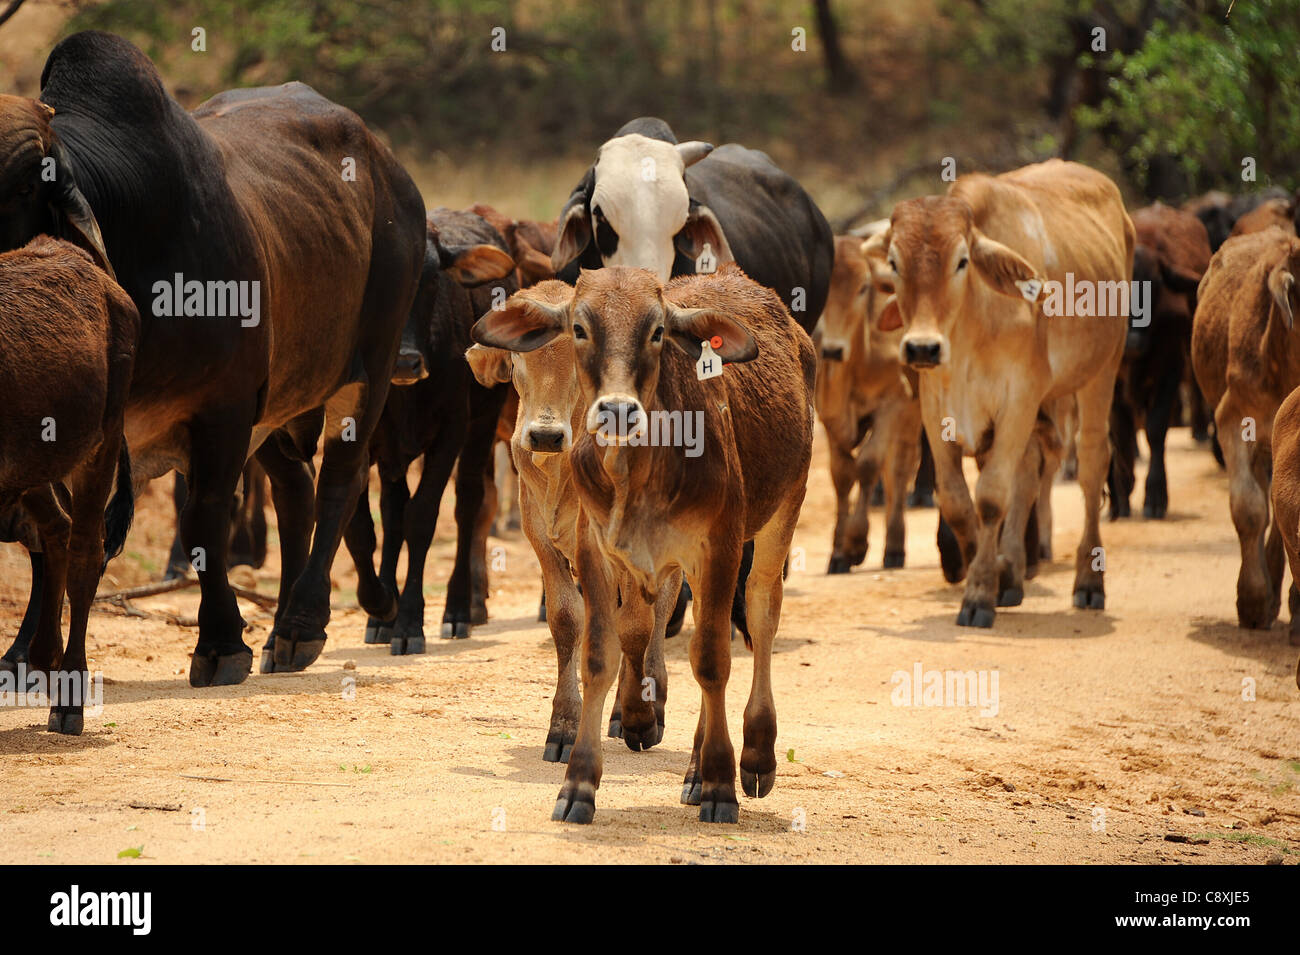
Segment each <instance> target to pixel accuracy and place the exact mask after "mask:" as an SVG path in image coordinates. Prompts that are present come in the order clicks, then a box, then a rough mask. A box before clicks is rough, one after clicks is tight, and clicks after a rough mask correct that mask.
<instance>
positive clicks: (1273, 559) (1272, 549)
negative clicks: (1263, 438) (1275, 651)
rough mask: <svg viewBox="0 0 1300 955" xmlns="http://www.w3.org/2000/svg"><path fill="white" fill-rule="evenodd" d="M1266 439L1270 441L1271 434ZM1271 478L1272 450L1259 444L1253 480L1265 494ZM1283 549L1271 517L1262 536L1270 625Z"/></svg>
mask: <svg viewBox="0 0 1300 955" xmlns="http://www.w3.org/2000/svg"><path fill="white" fill-rule="evenodd" d="M1271 430H1272V429H1271V427H1270V431H1271ZM1268 440H1269V441H1270V442H1271V441H1272V435H1271V434H1270V436H1269V438H1268ZM1272 478H1273V450H1272V448H1271V447H1270V446H1269V445H1268V444H1261V446H1260V448H1259V451H1258V452H1257V453H1256V455H1255V480H1256V481H1257V482H1259V486H1260V487H1262V488H1264V494H1265V495H1266V496H1267V495H1268V493H1269V488H1270V487H1271V486H1272ZM1283 551H1284V549H1283V546H1282V535H1281V533H1280V531H1279V530H1278V526H1277V519H1276V517H1271V518H1270V520H1269V525H1268V533H1267V536H1266V537H1265V538H1264V571H1265V573H1267V574H1268V619H1269V625H1270V626H1271V625H1272V621H1274V620H1276V619H1277V615H1278V613H1279V612H1280V611H1281V609H1282V562H1283V560H1284V559H1285V556H1286V555H1285V553H1284V552H1283Z"/></svg>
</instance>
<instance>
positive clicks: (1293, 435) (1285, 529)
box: [1270, 388, 1300, 679]
mask: <svg viewBox="0 0 1300 955" xmlns="http://www.w3.org/2000/svg"><path fill="white" fill-rule="evenodd" d="M1270 496H1271V497H1272V500H1273V516H1274V520H1275V522H1276V525H1277V529H1278V534H1279V536H1280V537H1281V538H1282V545H1283V547H1284V548H1285V550H1286V559H1287V563H1289V564H1290V565H1291V579H1292V580H1293V581H1294V580H1300V388H1297V389H1296V390H1295V391H1292V392H1291V394H1289V395H1287V397H1286V400H1285V401H1283V402H1282V407H1280V408H1278V409H1277V415H1276V416H1275V417H1274V418H1273V487H1272V493H1271V495H1270ZM1290 605H1291V607H1290V610H1291V635H1290V636H1291V645H1292V646H1300V592H1298V591H1297V590H1296V588H1295V587H1292V588H1291V600H1290ZM1296 678H1297V679H1300V670H1298V671H1297V674H1296Z"/></svg>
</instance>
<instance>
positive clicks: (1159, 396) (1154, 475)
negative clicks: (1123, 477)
mask: <svg viewBox="0 0 1300 955" xmlns="http://www.w3.org/2000/svg"><path fill="white" fill-rule="evenodd" d="M1175 358H1176V356H1172V357H1170V358H1169V359H1168V360H1167V361H1165V362H1164V363H1163V365H1162V366H1161V367H1160V370H1159V375H1158V377H1157V381H1156V393H1155V398H1154V400H1153V401H1152V402H1151V407H1150V408H1149V409H1147V416H1146V432H1147V445H1148V446H1149V447H1150V449H1151V461H1150V464H1149V465H1148V467H1147V483H1146V497H1145V498H1144V499H1143V503H1142V515H1143V516H1144V517H1149V518H1155V519H1160V518H1163V517H1164V516H1165V513H1166V512H1167V511H1168V510H1169V481H1168V477H1167V476H1166V474H1165V437H1166V435H1167V434H1168V433H1169V421H1170V419H1171V418H1172V416H1173V413H1174V405H1175V404H1176V403H1177V401H1178V386H1179V383H1180V382H1181V381H1182V376H1183V370H1182V368H1181V367H1180V366H1179V365H1178V364H1177V362H1176V360H1175Z"/></svg>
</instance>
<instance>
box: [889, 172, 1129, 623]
mask: <svg viewBox="0 0 1300 955" xmlns="http://www.w3.org/2000/svg"><path fill="white" fill-rule="evenodd" d="M890 223H891V224H890V228H889V230H888V231H887V232H885V233H882V234H880V235H878V236H875V237H873V238H871V239H868V240H867V242H866V243H865V244H864V250H865V251H866V252H867V253H868V255H872V256H876V257H879V258H881V259H883V260H884V261H885V262H886V263H887V265H888V267H889V269H890V272H891V275H890V282H889V286H890V287H891V288H892V289H893V290H894V291H895V292H896V299H895V301H894V303H891V305H889V306H887V307H886V314H885V315H884V316H882V321H885V322H889V323H891V324H892V321H891V320H890V316H889V312H890V309H897V311H898V313H899V316H900V319H901V321H902V322H903V323H904V326H905V328H906V332H905V334H904V335H903V339H902V348H901V351H902V358H903V360H904V361H905V362H906V363H907V364H909V365H911V366H912V367H913V368H915V369H917V370H919V371H920V372H921V375H920V391H921V411H922V416H923V418H924V421H925V430H926V435H927V438H928V440H929V442H930V447H931V450H932V451H933V452H934V459H935V476H936V479H937V490H938V492H939V508H940V512H941V513H942V515H943V517H944V518H945V520H946V523H947V525H948V526H950V527H951V532H952V534H953V535H954V536H955V540H953V539H951V538H948V539H946V540H945V539H944V538H943V537H941V539H940V545H941V551H944V552H946V553H941V556H942V557H943V558H944V559H943V564H944V573H945V575H946V576H947V578H948V579H949V580H950V581H956V580H960V579H961V578H962V577H963V576H965V575H966V573H967V564H968V563H969V575H970V577H969V580H968V581H967V585H966V594H965V597H964V598H963V601H962V608H961V612H960V613H959V614H958V616H957V624H958V626H977V627H989V626H992V624H993V619H994V616H995V613H996V611H995V609H994V608H995V607H996V606H1015V605H1017V604H1019V603H1020V602H1021V601H1022V600H1023V597H1024V590H1023V581H1024V578H1025V575H1026V567H1027V562H1028V561H1027V557H1028V555H1027V548H1026V546H1025V537H1026V531H1027V530H1028V529H1029V528H1030V526H1031V525H1030V515H1031V513H1032V512H1033V511H1034V509H1035V502H1036V500H1037V499H1038V497H1039V495H1040V492H1041V490H1042V488H1043V486H1044V484H1045V482H1046V481H1047V480H1049V479H1050V476H1051V475H1052V474H1054V473H1055V471H1056V468H1057V466H1058V464H1059V460H1060V442H1059V438H1058V422H1057V420H1056V419H1057V418H1059V417H1060V409H1061V408H1062V407H1063V406H1064V405H1065V404H1067V402H1065V401H1064V400H1063V399H1067V398H1068V397H1069V396H1070V395H1074V396H1075V399H1076V403H1077V414H1078V443H1077V448H1078V458H1079V483H1080V485H1081V487H1082V489H1083V494H1084V503H1085V509H1084V510H1085V521H1084V531H1083V537H1082V539H1081V541H1080V543H1079V549H1078V551H1077V552H1076V555H1075V580H1074V605H1075V606H1076V607H1081V608H1087V609H1101V608H1103V607H1104V606H1105V590H1104V584H1103V573H1104V569H1105V557H1104V553H1103V552H1102V550H1101V533H1100V528H1099V526H1098V511H1099V509H1100V507H1101V487H1102V483H1103V482H1104V481H1105V479H1106V471H1107V467H1108V466H1109V463H1110V448H1109V444H1108V441H1107V418H1108V416H1109V414H1110V402H1111V396H1112V393H1113V390H1114V386H1115V372H1116V369H1117V368H1118V367H1119V362H1120V358H1121V356H1122V354H1123V349H1124V335H1125V329H1126V328H1127V326H1128V308H1127V304H1126V303H1125V304H1124V305H1123V306H1122V307H1121V306H1118V305H1117V304H1116V301H1115V300H1116V299H1117V298H1118V294H1119V288H1118V284H1117V283H1123V289H1124V291H1125V292H1127V289H1128V280H1129V276H1130V275H1131V274H1132V268H1133V244H1134V236H1133V223H1132V222H1130V221H1129V218H1128V215H1127V213H1125V211H1124V204H1123V201H1122V200H1121V198H1120V194H1119V190H1118V189H1117V188H1116V187H1115V184H1114V183H1113V182H1111V181H1110V180H1109V179H1107V178H1106V177H1105V176H1103V175H1102V174H1101V173H1098V172H1095V171H1093V170H1091V169H1088V168H1087V167H1085V166H1080V165H1078V164H1075V163H1064V162H1061V161H1059V160H1052V161H1049V162H1045V163H1040V164H1038V165H1034V166H1027V167H1025V168H1023V169H1018V170H1016V171H1014V172H1009V173H1004V174H1003V175H1000V176H997V177H990V176H983V175H977V176H964V177H962V178H961V179H959V180H958V181H957V182H956V183H954V184H953V186H952V188H951V189H950V190H949V192H948V195H946V196H942V197H927V198H923V199H913V200H910V201H908V202H903V203H900V204H899V205H898V206H897V207H896V208H895V209H894V213H893V216H892V217H891V220H890ZM1103 282H1104V283H1108V285H1107V286H1102V285H1101V283H1103ZM1053 283H1058V284H1053ZM1110 283H1115V284H1110ZM1085 288H1088V289H1091V290H1092V293H1093V294H1092V297H1091V303H1092V307H1091V308H1085V307H1083V304H1081V303H1085V301H1086V300H1085V299H1084V298H1083V292H1082V290H1083V289H1085ZM1071 289H1074V290H1077V291H1078V296H1077V297H1075V298H1067V296H1069V295H1070V294H1071V292H1070V291H1069V290H1071ZM1103 289H1110V290H1111V291H1112V292H1113V294H1111V295H1109V296H1108V298H1109V301H1108V302H1107V304H1105V305H1104V306H1102V305H1101V303H1100V302H1099V301H1098V299H1099V298H1100V296H1101V295H1102V292H1103ZM1124 297H1125V298H1127V295H1126V294H1125V296H1124ZM1031 300H1032V301H1031ZM1040 303H1041V304H1040ZM1112 313H1113V314H1112ZM963 454H966V455H972V456H974V457H975V459H976V460H977V461H978V462H979V464H980V477H979V482H978V484H977V485H976V489H975V498H976V503H975V505H974V506H972V504H971V497H970V490H969V489H968V488H967V486H966V480H965V477H964V476H963V474H962V470H961V459H962V455H963ZM1030 536H1032V535H1030ZM999 538H1000V541H999Z"/></svg>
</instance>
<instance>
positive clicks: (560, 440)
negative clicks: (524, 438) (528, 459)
mask: <svg viewBox="0 0 1300 955" xmlns="http://www.w3.org/2000/svg"><path fill="white" fill-rule="evenodd" d="M528 450H529V451H535V452H537V453H539V454H556V453H558V452H560V451H563V450H564V429H563V428H546V427H534V428H529V429H528Z"/></svg>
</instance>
